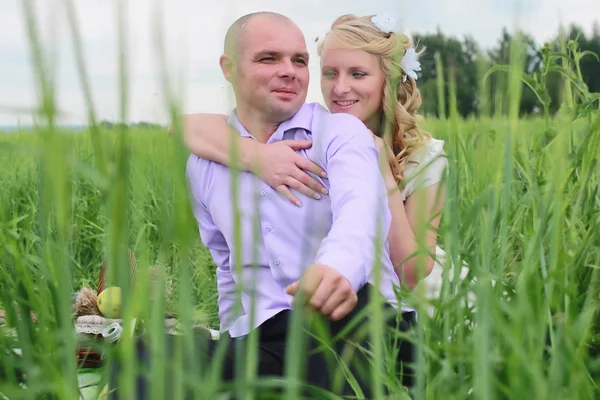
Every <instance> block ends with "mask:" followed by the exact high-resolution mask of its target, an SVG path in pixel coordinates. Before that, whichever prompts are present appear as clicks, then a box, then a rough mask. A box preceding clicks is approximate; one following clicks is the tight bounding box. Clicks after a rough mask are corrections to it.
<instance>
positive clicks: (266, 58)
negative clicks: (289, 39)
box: [258, 57, 275, 62]
mask: <svg viewBox="0 0 600 400" xmlns="http://www.w3.org/2000/svg"><path fill="white" fill-rule="evenodd" d="M258 61H261V62H263V61H275V57H263V58H261V59H260V60H258Z"/></svg>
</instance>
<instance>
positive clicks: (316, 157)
mask: <svg viewBox="0 0 600 400" xmlns="http://www.w3.org/2000/svg"><path fill="white" fill-rule="evenodd" d="M308 61H309V55H308V52H307V49H306V43H305V40H304V35H303V34H302V32H301V30H300V29H299V28H298V27H297V26H296V24H294V23H293V22H292V21H291V20H290V19H289V18H287V17H285V16H282V15H279V14H275V13H267V12H261V13H254V14H249V15H246V16H244V17H242V18H240V19H239V20H237V21H236V22H235V23H234V24H233V25H232V26H231V27H230V29H229V30H228V32H227V35H226V38H225V46H224V54H223V55H222V56H221V57H220V66H221V69H222V71H223V74H224V76H225V78H226V79H227V80H228V81H229V82H230V83H231V84H232V86H233V89H234V93H235V98H236V105H237V107H236V109H235V110H234V111H233V112H232V113H231V117H230V119H229V124H230V125H231V126H232V127H233V128H235V129H236V131H237V132H239V133H240V135H241V136H243V137H247V138H252V139H254V140H257V141H259V142H261V143H273V142H276V141H280V140H285V139H294V140H310V141H312V142H313V143H314V144H313V146H312V147H311V148H309V149H302V150H298V152H299V153H300V154H302V155H303V156H304V157H306V158H307V159H309V160H311V161H313V162H315V163H317V164H318V165H321V166H322V167H323V168H324V169H325V170H326V171H328V177H327V178H326V179H322V183H323V185H324V186H325V187H327V188H328V190H329V196H327V197H326V198H323V199H320V200H316V199H311V198H308V197H307V198H306V199H305V201H304V204H303V207H296V206H294V205H292V204H291V203H290V202H288V201H287V200H286V199H285V198H283V197H281V196H280V195H279V194H278V193H277V192H276V191H275V190H274V189H273V188H271V187H270V186H268V185H267V184H266V183H264V182H261V181H259V180H258V178H256V176H255V175H254V174H252V173H246V172H240V173H238V176H237V187H238V190H237V192H238V193H237V196H238V206H239V208H240V210H239V211H240V215H241V219H240V221H239V223H240V226H239V231H238V227H237V226H236V223H235V218H234V213H233V212H232V211H233V210H232V197H233V196H234V192H233V191H232V177H233V172H232V171H231V170H230V169H229V168H228V167H227V166H225V165H222V164H219V163H216V162H212V161H209V160H205V159H201V158H199V157H197V156H195V155H191V156H190V158H189V160H188V164H187V176H188V181H189V185H190V192H191V196H192V205H193V209H194V215H195V217H196V219H197V220H198V226H199V231H200V237H201V240H202V242H203V244H204V246H206V247H207V248H208V249H209V250H210V252H211V255H212V257H213V259H214V261H215V263H216V265H217V271H216V274H217V290H218V296H219V298H218V305H219V318H220V323H221V327H220V330H221V332H222V338H223V339H222V340H227V341H229V340H231V341H232V342H234V343H236V346H229V347H228V348H227V351H226V355H225V360H224V364H223V370H222V374H221V376H222V378H223V379H224V380H226V381H231V380H234V379H236V358H240V357H243V353H241V354H240V353H236V347H237V348H242V349H244V348H245V345H246V344H247V336H248V334H249V333H250V332H253V331H256V332H257V334H258V349H257V366H256V367H257V374H258V375H259V376H277V377H281V376H282V375H284V366H285V364H286V360H285V358H286V349H288V348H292V347H293V348H295V349H296V350H298V349H301V351H300V353H299V354H303V355H305V354H308V351H309V350H311V349H313V350H314V349H315V348H316V347H317V346H319V344H320V343H318V342H317V341H315V340H311V339H308V338H304V339H305V340H306V342H304V343H294V344H290V343H288V339H289V329H290V321H291V319H292V318H291V315H292V314H291V313H292V310H293V308H294V306H295V305H296V306H302V307H306V309H308V310H311V311H312V314H313V315H315V316H316V319H317V320H319V321H320V322H321V323H323V324H324V326H325V327H326V330H327V331H329V333H330V335H331V336H332V337H333V336H336V335H337V334H338V333H340V332H341V331H342V330H344V329H345V328H347V327H348V323H349V322H350V321H351V320H352V319H353V318H354V317H356V316H357V314H359V313H361V311H365V310H364V308H365V307H367V306H368V303H369V288H373V289H374V286H373V283H374V282H373V268H375V267H377V268H379V272H380V280H379V282H380V283H379V285H378V288H377V289H375V290H374V293H375V296H378V298H380V299H381V301H382V304H383V305H384V310H385V311H387V312H389V314H391V315H398V314H399V313H398V312H397V309H398V308H399V304H398V300H397V298H396V294H395V290H394V289H395V287H397V286H399V281H398V278H397V276H396V274H395V272H394V269H393V266H392V263H391V261H390V258H389V250H388V246H387V244H386V242H385V238H386V237H387V233H388V229H389V226H390V222H391V214H390V211H389V209H388V206H387V193H386V187H385V183H384V181H383V177H382V175H381V173H380V171H379V164H378V157H379V155H378V151H377V149H376V147H375V145H374V143H373V140H372V139H371V135H370V132H369V130H368V129H367V128H366V127H365V125H364V124H363V123H362V122H361V121H360V120H359V119H358V118H356V117H354V116H352V115H350V114H344V113H339V114H330V113H329V112H328V111H327V110H325V109H324V108H322V107H321V106H320V105H318V104H316V103H313V104H306V103H305V100H306V95H307V89H308V83H309V72H308ZM357 188H360V189H359V190H357ZM256 221H258V223H259V226H260V232H257V230H256V223H255V222H256ZM237 232H241V240H240V241H239V243H238V241H237V240H236V237H237V236H236V235H237ZM382 238H383V239H382ZM238 260H239V261H240V262H239V263H237V265H236V262H237V261H238ZM240 293H241V296H240V295H239V294H240ZM300 299H302V302H300V301H299V300H300ZM363 314H367V313H363ZM363 318H365V316H364V315H363ZM311 321H312V320H311ZM311 321H308V322H306V323H305V324H304V325H303V327H304V328H306V329H307V331H309V332H315V331H314V330H313V325H311V323H312V322H311ZM313 322H314V321H313ZM390 324H396V321H395V319H393V318H392V320H391V322H390ZM398 324H399V329H401V330H407V329H408V325H407V323H406V322H405V321H400V322H398ZM360 325H364V324H359V326H360ZM395 328H396V329H397V328H398V326H395ZM355 334H356V332H355V331H354V330H352V329H350V330H349V331H348V332H346V333H345V334H344V338H346V339H350V341H353V342H354V343H357V344H358V345H359V346H363V347H364V348H369V344H368V337H366V338H365V337H364V336H363V337H358V336H354V335H355ZM363 335H364V333H363ZM346 344H347V343H346V342H345V341H344V340H340V341H337V342H335V343H333V345H332V348H333V351H335V352H336V353H337V354H338V355H341V354H342V352H343V351H344V348H345V347H344V346H345V345H346ZM290 345H291V346H290ZM215 347H216V342H208V343H206V342H204V343H203V344H202V346H201V350H200V351H202V352H203V356H202V358H210V357H212V355H213V354H214V351H215ZM354 351H355V352H356V353H355V356H353V357H352V360H351V362H350V364H351V365H350V370H351V371H352V372H354V373H356V374H357V376H355V377H356V378H357V381H358V382H359V384H360V385H361V390H362V391H363V392H364V394H365V395H367V397H368V394H369V393H370V390H369V389H370V387H369V386H370V385H369V367H368V365H367V363H368V361H367V360H366V359H364V358H363V357H362V356H361V355H360V354H359V353H360V351H358V350H354ZM400 351H401V357H400V358H401V360H408V359H410V358H411V357H412V355H411V347H410V345H409V344H408V343H403V344H402V347H401V348H400ZM141 353H142V354H143V357H142V358H143V359H147V358H148V356H147V353H146V351H145V349H143V351H142V352H141ZM331 356H332V354H327V355H324V354H323V353H318V352H317V353H314V354H311V355H307V356H306V360H305V362H304V363H303V364H302V365H303V367H304V371H305V373H304V374H303V376H302V378H305V379H306V381H307V383H309V384H311V385H314V386H317V387H321V388H326V389H331V375H330V371H329V368H328V367H329V365H328V361H329V360H330V358H331ZM361 363H362V368H363V369H365V370H366V375H365V374H364V373H363V374H362V375H360V374H359V373H358V372H357V371H358V370H359V369H360V367H361V366H360V365H357V364H361ZM404 368H405V369H406V366H405V367H404ZM336 369H339V367H338V368H336ZM241 370H242V371H243V370H244V369H243V368H242V369H241ZM139 388H140V390H141V393H142V394H141V395H140V396H139V398H145V396H146V394H147V392H146V390H147V388H146V383H145V381H143V380H141V381H140V382H139ZM339 394H350V395H351V394H353V391H352V389H351V388H350V386H349V385H347V384H346V385H343V387H342V389H341V392H340V393H339Z"/></svg>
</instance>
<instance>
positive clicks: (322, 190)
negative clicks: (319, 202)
mask: <svg viewBox="0 0 600 400" xmlns="http://www.w3.org/2000/svg"><path fill="white" fill-rule="evenodd" d="M321 193H323V194H329V190H327V189H325V188H323V189H321Z"/></svg>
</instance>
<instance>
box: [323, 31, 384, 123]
mask: <svg viewBox="0 0 600 400" xmlns="http://www.w3.org/2000/svg"><path fill="white" fill-rule="evenodd" d="M383 83H384V77H383V73H382V71H381V65H380V64H379V59H378V58H377V56H375V55H373V54H370V53H367V52H366V51H363V50H350V49H343V48H340V47H336V45H335V44H334V43H325V45H324V47H323V51H322V53H321V92H322V93H323V98H324V99H325V104H326V105H327V108H329V111H331V112H332V113H340V112H343V113H348V114H352V115H354V116H355V117H357V118H359V119H360V120H361V121H363V123H365V124H366V125H367V126H369V127H370V128H371V126H372V125H373V122H374V121H378V120H380V111H381V109H382V107H381V104H382V99H383ZM371 129H373V128H371Z"/></svg>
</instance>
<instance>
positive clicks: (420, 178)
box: [402, 138, 448, 200]
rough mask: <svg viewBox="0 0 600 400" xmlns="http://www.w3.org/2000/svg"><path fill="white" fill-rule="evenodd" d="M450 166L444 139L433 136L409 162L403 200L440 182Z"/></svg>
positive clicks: (405, 174)
mask: <svg viewBox="0 0 600 400" xmlns="http://www.w3.org/2000/svg"><path fill="white" fill-rule="evenodd" d="M447 167H448V159H447V158H446V153H445V151H444V141H443V140H437V139H433V138H431V139H430V140H429V141H428V142H427V143H426V144H425V146H424V147H423V148H422V149H420V150H419V151H417V152H416V153H415V154H413V155H412V156H411V158H410V160H409V162H408V164H407V167H406V170H405V173H404V178H405V180H406V186H405V187H404V188H403V190H402V197H403V200H406V199H407V198H408V196H410V195H411V194H413V193H414V192H416V191H417V190H419V189H424V188H426V187H429V186H432V185H435V184H437V183H439V182H440V181H441V180H442V178H443V176H444V172H445V171H446V169H447Z"/></svg>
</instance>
